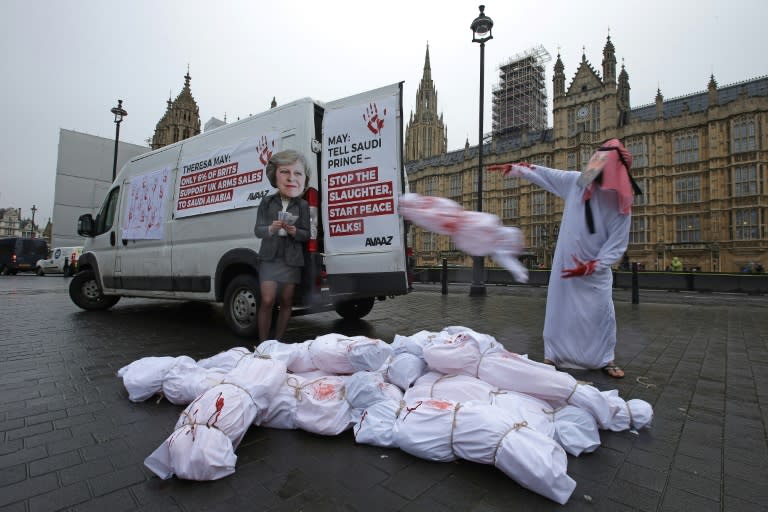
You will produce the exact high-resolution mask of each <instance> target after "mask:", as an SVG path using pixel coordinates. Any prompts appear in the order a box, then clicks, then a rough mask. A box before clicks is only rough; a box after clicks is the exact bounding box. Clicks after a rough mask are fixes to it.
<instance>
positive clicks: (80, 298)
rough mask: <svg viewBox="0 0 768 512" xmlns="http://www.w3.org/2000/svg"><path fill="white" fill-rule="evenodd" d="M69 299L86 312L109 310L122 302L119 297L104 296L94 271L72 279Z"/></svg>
mask: <svg viewBox="0 0 768 512" xmlns="http://www.w3.org/2000/svg"><path fill="white" fill-rule="evenodd" d="M69 298H70V299H72V302H74V303H75V304H77V305H78V306H79V307H81V308H83V309H85V310H86V311H100V310H102V309H109V308H111V307H112V306H114V305H115V304H117V301H119V300H120V296H119V295H104V293H103V292H102V291H101V286H99V282H98V281H97V280H96V274H95V273H94V272H93V270H83V271H82V272H78V273H77V275H75V277H73V278H72V281H70V283H69Z"/></svg>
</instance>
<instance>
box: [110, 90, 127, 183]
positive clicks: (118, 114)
mask: <svg viewBox="0 0 768 512" xmlns="http://www.w3.org/2000/svg"><path fill="white" fill-rule="evenodd" d="M110 112H112V113H113V114H114V115H115V156H114V159H113V160H112V181H115V177H116V176H117V141H119V140H120V123H122V122H123V118H124V117H125V116H127V115H128V112H126V111H125V109H124V108H123V100H117V106H116V107H112V109H111V110H110Z"/></svg>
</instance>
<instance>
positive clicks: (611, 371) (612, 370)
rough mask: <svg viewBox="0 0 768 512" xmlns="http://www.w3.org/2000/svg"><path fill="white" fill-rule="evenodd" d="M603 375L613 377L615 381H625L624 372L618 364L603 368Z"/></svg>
mask: <svg viewBox="0 0 768 512" xmlns="http://www.w3.org/2000/svg"><path fill="white" fill-rule="evenodd" d="M602 370H603V373H604V374H606V375H608V376H609V377H613V378H614V379H623V378H624V370H622V369H621V368H619V366H618V365H616V364H613V363H611V364H609V365H606V366H603V368H602Z"/></svg>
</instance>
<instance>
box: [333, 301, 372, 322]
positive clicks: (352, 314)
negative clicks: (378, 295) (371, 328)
mask: <svg viewBox="0 0 768 512" xmlns="http://www.w3.org/2000/svg"><path fill="white" fill-rule="evenodd" d="M374 300H375V299H374V298H373V297H366V298H364V299H353V300H345V301H344V302H339V303H338V304H336V313H338V314H339V316H341V317H342V318H344V319H345V320H360V319H361V318H363V317H364V316H365V315H367V314H368V313H370V312H371V310H372V309H373V302H374Z"/></svg>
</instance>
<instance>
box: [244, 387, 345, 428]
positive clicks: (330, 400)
mask: <svg viewBox="0 0 768 512" xmlns="http://www.w3.org/2000/svg"><path fill="white" fill-rule="evenodd" d="M345 392H346V387H345V378H344V377H340V376H336V375H328V376H324V377H318V378H315V379H311V380H310V379H305V378H304V377H302V376H300V375H288V376H286V378H285V381H284V382H283V384H282V386H281V387H280V389H279V391H278V393H277V394H276V395H275V396H274V397H273V399H272V401H271V403H270V405H269V408H268V410H267V411H266V414H265V416H264V418H263V420H261V421H259V422H258V423H257V425H261V426H263V427H271V428H282V429H300V430H304V431H306V432H312V433H313V434H319V435H324V436H335V435H338V434H340V433H342V432H344V431H345V430H347V429H348V428H350V426H351V425H352V423H353V418H352V409H351V406H350V405H349V402H347V400H346V398H345Z"/></svg>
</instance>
